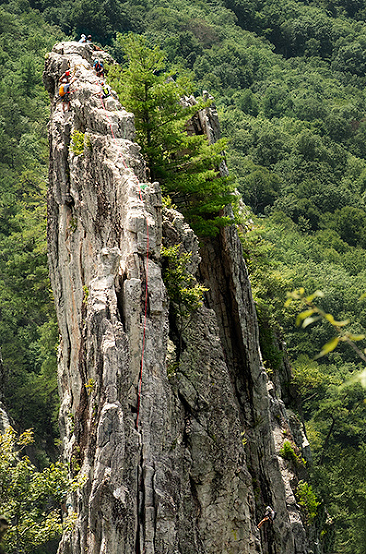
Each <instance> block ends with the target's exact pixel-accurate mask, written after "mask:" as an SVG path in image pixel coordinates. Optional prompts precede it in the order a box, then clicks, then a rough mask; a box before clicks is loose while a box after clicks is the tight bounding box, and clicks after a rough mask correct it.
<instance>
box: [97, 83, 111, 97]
mask: <svg viewBox="0 0 366 554" xmlns="http://www.w3.org/2000/svg"><path fill="white" fill-rule="evenodd" d="M100 85H101V87H102V98H108V96H110V95H111V94H112V89H111V87H110V86H109V85H107V83H105V82H104V81H102V82H101V83H100Z"/></svg>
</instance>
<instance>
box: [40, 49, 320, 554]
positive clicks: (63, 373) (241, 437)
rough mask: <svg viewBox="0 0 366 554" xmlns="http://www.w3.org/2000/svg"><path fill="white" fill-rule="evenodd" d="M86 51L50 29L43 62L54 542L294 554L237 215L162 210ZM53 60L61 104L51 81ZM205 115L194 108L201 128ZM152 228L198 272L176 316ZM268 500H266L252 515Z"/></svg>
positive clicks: (284, 423) (285, 434) (124, 121)
mask: <svg viewBox="0 0 366 554" xmlns="http://www.w3.org/2000/svg"><path fill="white" fill-rule="evenodd" d="M93 56H94V52H93V47H92V46H91V45H81V44H78V43H73V42H68V43H61V44H58V45H56V46H55V47H54V49H53V51H52V53H50V54H49V55H48V57H47V59H46V65H45V72H44V83H45V87H46V89H47V90H48V92H49V94H50V97H51V119H50V123H49V142H50V173H49V197H48V248H49V265H50V275H51V282H52V287H53V291H54V296H55V303H56V309H57V316H58V322H59V329H60V346H59V362H58V372H59V374H58V377H59V392H60V397H61V410H60V425H61V433H62V440H63V453H64V457H65V459H66V460H67V461H68V462H69V463H70V468H71V471H72V473H73V475H79V476H80V477H81V481H82V482H83V485H82V486H81V487H80V489H79V490H78V491H76V492H75V493H74V494H72V495H71V496H70V498H69V499H68V506H69V510H70V511H74V512H75V513H76V514H77V519H76V523H75V526H74V528H73V530H72V531H70V532H68V533H65V535H64V537H63V538H62V541H61V543H60V547H59V554H82V553H83V554H84V553H85V552H88V553H89V554H117V553H118V554H122V553H123V554H143V553H145V554H193V553H198V554H203V553H207V554H218V553H223V554H224V553H225V554H226V553H227V554H229V553H230V554H239V553H240V554H254V553H262V554H267V553H268V554H274V553H276V554H294V553H304V554H305V553H310V552H312V550H311V548H310V546H309V544H308V541H307V537H306V533H305V529H304V526H303V524H302V521H301V514H300V511H299V507H298V505H297V504H296V500H295V496H294V492H293V489H294V486H295V485H296V480H297V476H296V475H295V473H294V471H293V468H291V467H289V465H288V463H287V462H285V460H283V459H282V458H281V457H280V456H279V449H280V448H281V447H282V445H283V441H284V439H285V438H286V439H287V440H288V439H289V438H290V439H291V440H292V438H291V431H290V426H289V422H288V418H287V413H286V409H285V407H284V404H283V403H282V401H281V400H280V399H278V398H277V396H276V392H275V389H274V386H273V385H272V383H270V382H269V381H268V378H267V375H266V373H265V371H264V369H263V366H262V362H261V355H260V351H259V346H258V344H259V343H258V326H257V320H256V314H255V309H254V304H253V300H252V296H251V290H250V284H249V279H248V275H247V271H246V267H245V264H244V261H243V256H242V250H241V244H240V241H239V238H238V235H237V232H236V229H235V227H234V226H232V227H227V228H225V229H224V230H223V231H222V233H221V234H220V235H219V236H218V237H217V238H215V239H210V240H208V239H206V240H205V241H202V243H200V244H198V241H197V238H196V237H195V235H194V233H193V232H192V230H191V229H190V228H189V226H188V225H187V224H186V223H185V221H184V219H183V217H182V215H181V214H180V213H179V212H177V211H174V210H167V209H164V210H163V209H162V202H161V193H160V188H159V185H158V184H157V183H148V182H145V181H146V175H145V167H144V163H143V160H142V159H141V156H140V153H139V148H138V146H137V145H136V144H135V143H134V124H133V115H132V114H129V113H127V112H126V111H125V110H124V109H123V107H122V106H121V105H120V104H119V102H118V101H117V100H116V99H115V98H114V97H109V98H108V99H106V100H103V99H102V98H101V86H100V81H99V80H98V78H97V77H96V75H95V73H94V72H93V70H92V66H91V62H92V59H93ZM98 57H101V58H104V59H105V60H106V59H108V54H106V53H104V52H98ZM109 61H110V62H111V61H112V60H109ZM68 68H69V69H70V70H71V72H72V74H73V77H74V79H75V80H74V81H73V83H72V87H71V90H72V93H71V105H70V109H69V110H65V111H64V109H63V108H64V106H63V105H62V103H61V102H60V101H59V99H58V95H57V90H58V80H59V78H60V76H61V75H62V74H63V72H64V71H65V70H66V69H68ZM211 115H212V117H213V119H212V120H211V121H210V117H211V116H210V113H209V112H207V111H206V112H205V113H204V114H201V115H200V116H199V118H198V120H199V121H201V124H202V125H205V126H206V128H207V129H210V133H211V131H212V136H211V135H210V133H208V135H209V136H210V140H215V132H216V131H215V128H216V127H215V117H214V116H215V114H214V113H211ZM198 120H197V121H198ZM76 132H77V133H76ZM206 132H207V131H206ZM76 136H78V137H79V142H80V137H81V147H80V145H79V148H78V149H76V148H73V147H72V142H73V138H74V139H75V137H76ZM162 243H164V245H165V246H171V245H175V244H180V245H181V246H180V247H181V249H182V252H190V253H191V258H190V264H189V270H190V272H191V273H192V274H194V275H195V276H196V278H197V279H198V280H199V282H201V283H203V284H204V285H205V286H207V288H209V291H208V293H207V295H206V298H205V302H204V305H203V306H202V307H201V308H200V309H199V310H198V311H197V312H195V313H193V314H191V316H190V317H186V319H185V320H184V321H183V322H182V320H179V321H177V319H176V318H175V317H174V314H173V313H172V312H171V311H170V313H169V301H168V297H167V294H166V290H165V286H164V283H163V280H162V272H161V264H162V262H161V258H160V250H161V245H162ZM267 504H270V505H272V506H273V507H274V509H275V510H276V512H277V517H276V519H275V521H274V523H273V525H271V524H269V523H267V524H265V525H263V527H262V528H261V530H260V531H259V530H258V529H257V523H258V522H259V521H260V519H261V517H262V515H263V511H264V508H265V506H266V505H267Z"/></svg>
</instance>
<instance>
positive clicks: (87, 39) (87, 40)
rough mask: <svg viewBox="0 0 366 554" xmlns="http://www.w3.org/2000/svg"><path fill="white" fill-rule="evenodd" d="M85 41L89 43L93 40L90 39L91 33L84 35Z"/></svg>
mask: <svg viewBox="0 0 366 554" xmlns="http://www.w3.org/2000/svg"><path fill="white" fill-rule="evenodd" d="M86 42H88V43H89V44H91V43H92V42H93V41H92V36H91V35H88V36H87V37H86Z"/></svg>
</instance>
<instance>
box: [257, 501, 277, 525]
mask: <svg viewBox="0 0 366 554" xmlns="http://www.w3.org/2000/svg"><path fill="white" fill-rule="evenodd" d="M275 517H276V512H275V511H274V510H273V508H271V506H267V507H266V511H265V512H264V517H263V519H262V521H260V522H259V523H258V525H257V527H258V529H260V528H261V527H262V525H263V523H264V522H265V521H270V522H271V523H273V520H274V519H275Z"/></svg>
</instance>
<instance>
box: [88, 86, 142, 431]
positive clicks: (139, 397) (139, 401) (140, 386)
mask: <svg viewBox="0 0 366 554" xmlns="http://www.w3.org/2000/svg"><path fill="white" fill-rule="evenodd" d="M97 84H98V85H99V83H97ZM99 98H100V102H101V104H102V107H103V110H104V111H105V114H106V117H107V121H108V124H109V127H110V129H111V134H112V137H113V140H114V141H115V142H116V137H115V134H114V132H113V127H112V123H111V121H110V119H109V116H108V111H107V109H106V107H105V104H104V102H103V96H102V94H100V95H99ZM119 156H120V157H121V159H122V163H123V165H124V167H125V168H126V169H130V168H129V167H128V165H127V163H126V161H125V159H124V157H123V155H122V153H121V152H120V151H119ZM134 178H135V180H136V183H137V186H138V191H139V197H140V200H141V202H143V198H142V190H141V185H140V182H139V180H138V178H137V176H136V175H135V174H134ZM145 220H146V268H145V275H146V279H145V309H144V312H145V313H144V322H143V331H142V351H141V362H140V371H139V378H138V384H137V414H136V429H138V426H139V416H140V406H141V392H142V378H143V368H144V355H145V343H146V324H147V305H148V276H149V242H150V241H149V225H148V222H147V217H146V214H145Z"/></svg>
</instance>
